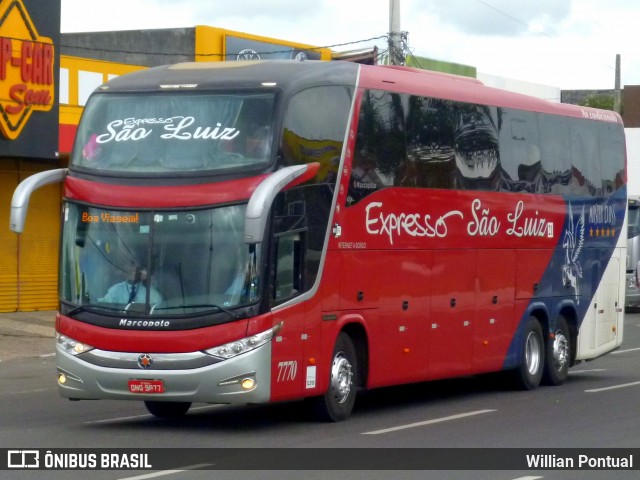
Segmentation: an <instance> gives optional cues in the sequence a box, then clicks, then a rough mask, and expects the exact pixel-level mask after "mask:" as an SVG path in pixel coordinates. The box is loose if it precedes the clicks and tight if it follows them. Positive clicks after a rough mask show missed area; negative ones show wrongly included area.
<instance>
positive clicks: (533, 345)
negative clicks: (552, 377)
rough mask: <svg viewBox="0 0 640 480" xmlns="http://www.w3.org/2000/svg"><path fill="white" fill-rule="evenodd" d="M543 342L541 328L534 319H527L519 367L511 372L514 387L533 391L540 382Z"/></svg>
mask: <svg viewBox="0 0 640 480" xmlns="http://www.w3.org/2000/svg"><path fill="white" fill-rule="evenodd" d="M543 363H544V341H543V335H542V327H540V322H538V319H537V318H535V317H529V319H528V320H527V323H526V325H525V329H524V340H523V345H522V358H521V362H520V366H519V367H518V368H516V370H515V371H514V372H513V374H514V380H515V385H516V386H517V387H518V388H521V389H524V390H534V389H536V388H538V386H539V385H540V380H542V372H543Z"/></svg>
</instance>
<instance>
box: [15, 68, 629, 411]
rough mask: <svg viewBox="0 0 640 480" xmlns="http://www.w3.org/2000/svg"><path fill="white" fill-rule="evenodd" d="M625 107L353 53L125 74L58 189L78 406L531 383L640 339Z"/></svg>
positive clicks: (68, 361) (99, 98)
mask: <svg viewBox="0 0 640 480" xmlns="http://www.w3.org/2000/svg"><path fill="white" fill-rule="evenodd" d="M625 168H626V161H625V145H624V133H623V126H622V123H621V120H620V118H619V117H618V116H617V115H616V114H614V113H611V112H603V111H598V110H593V109H588V108H581V107H576V106H569V105H562V104H553V103H549V102H546V101H542V100H539V99H535V98H529V97H527V96H522V95H518V94H514V93H509V92H504V91H500V90H496V89H493V88H488V87H485V86H483V85H482V84H481V83H480V82H477V81H475V80H472V79H462V78H458V77H453V76H449V75H441V74H435V73H429V72H425V71H418V70H412V69H409V68H405V67H381V66H364V65H357V64H352V63H342V62H326V63H324V62H313V61H303V62H297V61H268V62H234V63H233V65H231V64H227V63H216V64H213V63H211V64H207V63H193V64H176V65H171V66H165V67H159V68H152V69H149V70H145V71H140V72H136V73H132V74H129V75H125V76H122V77H119V78H115V79H113V80H111V81H109V82H108V83H107V84H105V85H103V86H101V87H100V88H98V89H97V90H96V91H95V92H94V93H93V95H92V96H91V98H90V100H89V101H88V103H87V105H86V108H85V110H84V114H83V116H82V119H81V122H80V125H79V128H78V132H77V138H76V142H75V147H74V150H73V154H72V157H71V160H70V164H69V168H68V170H66V169H63V170H54V171H50V172H44V173H41V174H36V175H34V176H33V177H30V178H28V179H27V180H25V181H24V182H23V183H22V184H21V185H20V186H19V187H18V189H17V190H16V192H15V195H14V199H13V204H12V207H13V209H12V215H13V216H12V227H13V229H14V230H16V231H20V230H21V229H22V225H23V222H24V221H25V211H26V206H27V204H28V199H29V194H30V193H31V192H32V191H33V190H34V189H35V188H38V187H39V186H40V185H43V184H46V183H51V182H57V181H63V182H64V190H63V191H64V198H63V203H62V223H63V228H62V241H61V255H60V278H59V289H60V313H59V315H58V316H57V320H56V337H57V382H58V387H59V391H60V393H61V395H62V396H63V397H66V398H69V399H73V400H82V399H123V400H139V401H144V402H145V404H146V407H147V408H148V410H149V411H150V412H151V413H152V414H154V415H156V416H178V415H182V414H184V413H185V412H187V410H188V409H189V407H190V405H191V404H192V402H205V403H223V404H232V403H241V404H246V403H259V402H275V401H284V400H293V399H302V398H305V399H308V400H309V403H311V404H312V405H313V407H314V409H315V411H316V412H317V413H318V414H319V415H320V416H321V417H324V418H325V419H328V420H331V421H337V420H342V419H345V418H346V417H348V416H349V415H350V413H351V411H352V408H353V405H354V401H355V398H356V391H357V390H358V389H360V388H375V387H381V386H388V385H396V384H402V383H410V382H418V381H426V380H433V379H441V378H446V377H453V376H461V375H470V374H479V373H483V372H495V371H505V376H506V377H508V378H509V379H510V380H511V381H513V382H514V383H515V384H516V385H518V386H520V387H524V388H526V389H533V388H536V387H537V386H538V385H539V384H540V383H541V382H545V383H547V384H552V385H558V384H561V383H563V381H564V380H565V379H566V377H567V371H568V369H569V367H570V366H571V365H573V364H575V363H576V362H579V361H582V360H588V359H593V358H595V357H598V356H600V355H603V354H604V353H606V352H609V351H611V350H613V349H615V348H617V347H618V346H619V345H620V343H621V341H622V334H623V331H622V315H623V307H624V278H625V258H626V252H625V250H626V233H625V228H626V224H625V215H626V206H627V198H626V172H625Z"/></svg>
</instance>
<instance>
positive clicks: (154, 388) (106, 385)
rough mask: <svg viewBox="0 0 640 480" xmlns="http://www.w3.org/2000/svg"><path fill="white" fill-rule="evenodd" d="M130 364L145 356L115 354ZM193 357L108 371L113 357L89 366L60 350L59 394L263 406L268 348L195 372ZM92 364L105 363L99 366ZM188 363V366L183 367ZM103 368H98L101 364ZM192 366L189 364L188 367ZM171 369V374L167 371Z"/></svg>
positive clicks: (111, 354) (168, 357) (268, 373)
mask: <svg viewBox="0 0 640 480" xmlns="http://www.w3.org/2000/svg"><path fill="white" fill-rule="evenodd" d="M119 355H120V356H121V357H122V356H128V357H131V356H132V355H134V356H135V358H138V357H141V356H143V355H145V354H140V355H138V354H126V353H123V354H119ZM194 355H203V354H202V352H194V353H193V354H188V353H187V354H171V355H159V354H158V355H156V354H151V355H150V358H149V359H146V361H143V362H140V363H143V364H145V363H149V362H151V365H150V366H149V367H148V368H143V367H142V366H140V367H137V368H131V366H130V364H131V362H122V363H123V364H124V365H129V368H114V367H113V366H104V365H105V364H106V365H109V364H110V363H113V362H112V359H113V358H114V357H115V356H117V355H116V354H115V352H98V353H97V354H96V353H95V352H93V353H92V361H91V362H89V361H85V360H83V358H82V355H77V356H75V355H70V354H69V353H67V352H65V351H63V350H62V349H60V348H59V347H58V348H57V351H56V360H57V370H58V390H59V392H60V395H61V396H62V397H64V398H69V399H73V400H107V399H110V400H139V401H148V400H151V401H168V402H202V403H223V404H232V403H238V404H246V403H265V402H268V401H269V398H270V389H271V370H270V365H271V344H270V343H267V344H265V345H262V346H261V347H259V348H257V349H255V350H253V351H250V352H247V353H244V354H242V355H238V356H237V357H233V358H230V359H227V360H223V361H218V362H217V363H214V364H211V365H205V366H199V367H196V368H185V363H189V360H190V359H192V358H193V357H194ZM156 356H157V357H159V358H162V359H163V362H162V367H161V368H154V366H153V363H152V362H153V359H154V357H156ZM96 358H98V359H100V358H104V361H103V362H100V361H96ZM184 358H187V361H186V362H185V361H184ZM100 363H102V364H100ZM192 363H193V362H192ZM172 364H174V365H175V366H176V368H172Z"/></svg>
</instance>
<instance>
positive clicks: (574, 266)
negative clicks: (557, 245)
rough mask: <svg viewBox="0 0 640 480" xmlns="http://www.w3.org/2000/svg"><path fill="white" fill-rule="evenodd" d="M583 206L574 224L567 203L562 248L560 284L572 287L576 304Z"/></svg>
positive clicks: (581, 242)
mask: <svg viewBox="0 0 640 480" xmlns="http://www.w3.org/2000/svg"><path fill="white" fill-rule="evenodd" d="M584 230H585V219H584V205H583V206H582V212H581V214H580V217H579V218H578V221H577V222H575V220H574V216H573V207H572V205H571V203H569V225H568V227H567V229H566V230H565V231H564V237H563V239H562V247H563V248H564V265H563V266H562V283H563V285H564V286H565V287H572V288H573V289H574V291H575V297H576V303H580V284H579V283H580V279H581V278H582V265H581V264H580V260H579V258H580V253H581V252H582V247H583V246H584Z"/></svg>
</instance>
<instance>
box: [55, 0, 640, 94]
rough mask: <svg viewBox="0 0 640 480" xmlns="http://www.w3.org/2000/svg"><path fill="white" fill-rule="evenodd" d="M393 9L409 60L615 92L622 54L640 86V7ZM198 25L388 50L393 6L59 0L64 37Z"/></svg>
mask: <svg viewBox="0 0 640 480" xmlns="http://www.w3.org/2000/svg"><path fill="white" fill-rule="evenodd" d="M398 1H400V29H401V31H403V32H407V47H408V49H409V50H410V51H411V53H413V54H415V55H418V56H423V57H428V58H433V59H437V60H444V61H448V62H456V63H461V64H465V65H471V66H474V67H476V68H477V69H478V71H479V72H481V73H485V74H489V75H495V76H500V77H506V78H511V79H516V80H521V81H528V82H533V83H538V84H543V85H548V86H553V87H558V88H561V89H567V90H571V89H608V88H613V87H614V83H615V63H616V54H620V55H621V72H622V79H621V83H622V85H623V86H624V85H639V84H640V50H639V48H638V46H639V45H640V2H638V0H398ZM196 25H208V26H212V27H220V28H226V29H230V30H236V31H240V32H246V33H251V34H254V35H261V36H266V37H272V38H276V39H281V40H289V41H293V42H300V43H305V44H310V45H314V46H319V47H325V46H329V47H331V48H332V50H335V51H343V50H354V49H359V48H364V47H369V46H373V45H378V48H379V49H380V50H385V49H386V48H387V40H386V35H387V33H388V32H389V30H390V28H389V0H109V1H107V2H105V1H104V0H62V20H61V30H62V32H63V33H67V32H90V31H114V30H138V29H152V28H184V27H194V26H196ZM380 37H381V38H380ZM374 38H375V39H376V40H369V41H364V42H363V40H367V39H374Z"/></svg>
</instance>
